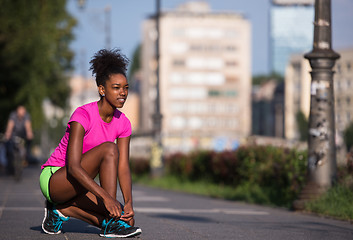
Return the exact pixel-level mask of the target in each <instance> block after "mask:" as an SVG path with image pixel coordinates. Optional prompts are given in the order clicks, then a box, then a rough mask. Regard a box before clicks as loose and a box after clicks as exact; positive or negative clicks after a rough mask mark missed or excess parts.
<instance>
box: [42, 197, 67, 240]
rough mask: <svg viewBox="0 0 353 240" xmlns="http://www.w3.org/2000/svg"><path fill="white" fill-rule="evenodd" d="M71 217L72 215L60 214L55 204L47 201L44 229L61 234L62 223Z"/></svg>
mask: <svg viewBox="0 0 353 240" xmlns="http://www.w3.org/2000/svg"><path fill="white" fill-rule="evenodd" d="M69 219H70V217H62V216H60V214H59V212H58V210H56V209H55V206H54V204H52V203H50V202H49V201H48V200H47V201H46V207H45V212H44V219H43V223H42V229H43V231H44V232H45V233H47V234H59V233H61V229H62V224H63V222H66V221H68V220H69Z"/></svg>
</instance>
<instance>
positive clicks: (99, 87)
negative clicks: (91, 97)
mask: <svg viewBox="0 0 353 240" xmlns="http://www.w3.org/2000/svg"><path fill="white" fill-rule="evenodd" d="M98 93H99V95H100V96H101V97H104V96H105V94H104V86H103V85H99V86H98Z"/></svg>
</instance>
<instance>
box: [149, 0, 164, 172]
mask: <svg viewBox="0 0 353 240" xmlns="http://www.w3.org/2000/svg"><path fill="white" fill-rule="evenodd" d="M160 2H161V1H160V0H156V33H157V34H156V35H157V36H156V45H155V57H156V73H155V74H156V99H155V111H154V114H153V116H152V118H153V133H154V144H153V146H152V154H151V155H152V159H151V174H152V176H153V177H159V176H161V175H162V174H163V159H162V153H163V147H162V136H161V130H162V114H161V111H160V87H159V72H160V71H159V70H160V63H159V40H160V26H159V20H160Z"/></svg>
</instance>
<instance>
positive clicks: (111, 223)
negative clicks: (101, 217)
mask: <svg viewBox="0 0 353 240" xmlns="http://www.w3.org/2000/svg"><path fill="white" fill-rule="evenodd" d="M116 225H118V226H117V228H118V229H120V228H121V227H124V228H129V227H131V226H130V225H129V224H127V223H126V222H124V221H122V220H118V221H115V220H114V218H111V219H110V220H109V221H108V222H107V223H106V225H105V227H104V233H103V234H104V236H106V233H107V232H108V233H109V232H111V230H112V229H114V227H115V226H116ZM108 227H109V229H108Z"/></svg>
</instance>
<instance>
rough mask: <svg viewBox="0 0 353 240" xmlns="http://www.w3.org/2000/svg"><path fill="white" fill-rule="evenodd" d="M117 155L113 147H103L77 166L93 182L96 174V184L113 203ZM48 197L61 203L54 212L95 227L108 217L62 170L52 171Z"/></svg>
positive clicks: (74, 180)
mask: <svg viewBox="0 0 353 240" xmlns="http://www.w3.org/2000/svg"><path fill="white" fill-rule="evenodd" d="M118 158H119V153H118V149H117V146H116V144H115V143H111V142H107V143H103V144H101V145H99V146H97V147H95V148H93V149H91V150H90V151H88V152H86V153H85V154H83V156H82V160H81V166H82V168H83V169H84V170H85V171H86V172H87V173H88V175H89V176H90V177H91V178H92V179H93V178H95V177H96V176H97V174H98V173H99V177H100V184H101V186H102V188H104V189H105V190H106V191H107V192H108V193H109V194H110V195H111V196H112V197H113V198H114V199H116V192H117V166H118ZM49 186H50V187H49V189H50V197H51V198H52V200H53V201H54V202H57V203H63V204H59V205H57V208H58V209H59V210H60V212H62V213H63V214H64V215H66V216H72V217H75V218H78V219H81V220H84V221H86V222H89V223H91V224H94V225H96V226H100V224H101V221H102V220H103V219H104V218H107V217H108V216H109V214H108V211H107V210H106V209H105V207H104V204H103V202H102V201H101V200H100V199H98V198H97V197H96V196H95V195H93V194H92V193H90V192H87V190H86V189H85V188H83V187H82V186H81V184H80V183H79V182H77V181H76V179H74V178H72V177H71V176H69V175H67V169H66V167H63V168H61V169H59V170H58V171H56V172H55V173H54V174H53V176H52V177H51V179H50V183H49Z"/></svg>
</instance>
